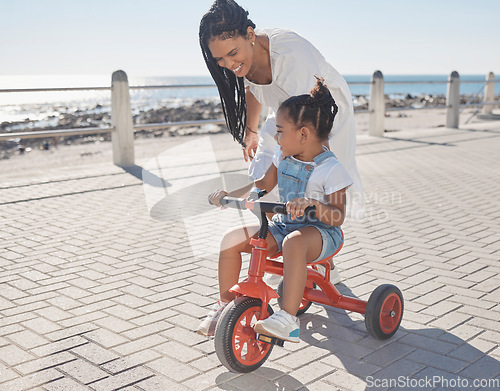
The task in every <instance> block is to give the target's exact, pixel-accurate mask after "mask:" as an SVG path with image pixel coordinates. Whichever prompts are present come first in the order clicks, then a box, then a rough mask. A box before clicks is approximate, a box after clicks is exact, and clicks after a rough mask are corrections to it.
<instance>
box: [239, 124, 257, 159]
mask: <svg viewBox="0 0 500 391" xmlns="http://www.w3.org/2000/svg"><path fill="white" fill-rule="evenodd" d="M243 141H245V144H246V145H247V146H246V148H243V158H244V159H245V161H246V162H248V159H250V160H252V159H253V157H254V156H255V153H256V152H257V146H258V145H259V135H258V134H257V133H253V132H250V131H248V130H247V132H246V134H245V138H244V140H243Z"/></svg>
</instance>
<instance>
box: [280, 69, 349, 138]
mask: <svg viewBox="0 0 500 391" xmlns="http://www.w3.org/2000/svg"><path fill="white" fill-rule="evenodd" d="M315 77H316V85H315V86H314V88H313V89H312V90H311V92H310V93H309V94H304V95H297V96H292V97H290V98H288V99H287V100H285V101H284V102H283V103H282V104H281V105H280V107H279V110H283V109H284V108H286V109H287V110H288V116H289V118H290V119H291V120H292V121H293V123H294V124H295V125H296V126H297V127H301V126H304V125H306V124H311V125H312V126H313V127H314V129H316V134H317V136H318V138H319V139H320V140H326V139H328V136H329V135H330V131H331V130H332V126H333V120H334V119H335V115H336V114H337V113H338V111H339V108H338V107H337V104H336V103H335V99H333V96H332V94H331V93H330V90H329V89H328V88H327V87H326V85H325V84H324V80H323V79H322V78H319V77H318V76H315Z"/></svg>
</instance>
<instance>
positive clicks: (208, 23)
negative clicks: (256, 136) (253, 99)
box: [199, 0, 255, 146]
mask: <svg viewBox="0 0 500 391" xmlns="http://www.w3.org/2000/svg"><path fill="white" fill-rule="evenodd" d="M249 26H250V27H252V28H255V24H254V23H253V22H252V21H251V20H250V19H248V12H247V11H245V10H244V9H243V8H241V7H240V6H239V5H238V4H237V3H236V2H235V1H233V0H215V1H214V3H213V4H212V7H211V8H210V10H209V11H208V12H207V13H206V14H205V15H204V16H203V18H202V19H201V22H200V32H199V38H200V46H201V52H202V54H203V59H204V60H205V63H206V64H207V67H208V70H209V71H210V74H211V75H212V78H213V79H214V81H215V84H216V85H217V89H218V90H219V95H220V99H221V104H222V111H223V113H224V117H225V118H226V125H227V127H228V128H229V131H230V132H231V134H232V135H233V137H234V139H235V140H237V141H238V142H239V143H240V144H241V145H243V146H245V143H244V141H243V139H244V137H245V127H246V123H247V114H246V111H247V110H246V108H247V107H246V101H245V84H244V82H243V78H242V77H236V75H235V74H234V73H233V72H232V71H230V70H229V69H226V68H223V67H221V66H219V65H218V64H217V62H216V61H215V59H214V58H213V56H212V53H211V52H210V49H209V48H208V42H209V41H210V39H212V38H214V37H218V38H219V39H228V38H235V37H239V36H243V37H246V35H247V29H248V27H249Z"/></svg>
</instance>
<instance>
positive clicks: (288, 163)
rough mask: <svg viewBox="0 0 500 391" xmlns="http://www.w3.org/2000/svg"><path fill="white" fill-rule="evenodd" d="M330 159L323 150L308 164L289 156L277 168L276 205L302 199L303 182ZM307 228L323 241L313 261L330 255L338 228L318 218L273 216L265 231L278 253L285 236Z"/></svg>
mask: <svg viewBox="0 0 500 391" xmlns="http://www.w3.org/2000/svg"><path fill="white" fill-rule="evenodd" d="M330 157H335V155H334V154H333V152H331V151H328V150H326V151H324V152H323V153H321V154H319V155H318V156H316V157H315V158H314V161H313V162H311V163H305V162H301V161H298V160H296V159H293V158H292V157H291V156H288V157H286V158H284V159H283V160H282V161H281V162H280V165H279V167H278V188H279V193H280V202H284V203H286V202H288V201H291V200H293V199H294V198H304V197H305V192H306V186H307V182H308V181H309V178H310V177H311V174H312V172H313V170H314V168H315V167H316V166H318V165H320V164H321V163H323V162H324V161H325V160H326V159H328V158H330ZM307 226H314V227H316V228H317V229H318V231H319V232H320V233H321V237H322V239H323V248H322V250H321V254H320V256H319V257H318V258H317V259H315V261H317V260H319V259H323V258H326V257H327V256H329V255H332V254H333V253H334V252H335V251H336V250H337V249H338V248H339V246H340V245H341V244H342V234H341V232H340V227H333V226H331V225H328V224H325V223H323V222H321V221H320V220H319V219H310V218H307V217H306V216H302V217H299V218H295V220H292V219H291V217H290V215H283V214H276V215H274V216H273V219H272V221H270V222H269V231H270V232H271V234H272V235H273V237H274V239H275V240H276V243H277V244H278V248H279V251H282V245H283V240H284V239H285V236H287V235H288V234H289V233H291V232H293V231H296V230H298V229H299V228H303V227H307Z"/></svg>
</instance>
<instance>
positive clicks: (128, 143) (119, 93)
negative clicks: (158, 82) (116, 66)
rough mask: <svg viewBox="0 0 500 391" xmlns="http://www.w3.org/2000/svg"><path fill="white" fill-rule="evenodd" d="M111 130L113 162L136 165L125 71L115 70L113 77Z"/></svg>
mask: <svg viewBox="0 0 500 391" xmlns="http://www.w3.org/2000/svg"><path fill="white" fill-rule="evenodd" d="M111 122H112V124H113V128H114V131H113V132H111V140H112V143H113V163H114V164H116V165H118V166H133V165H134V160H135V159H134V125H133V121H132V112H131V110H130V92H129V88H128V78H127V74H126V73H125V72H124V71H116V72H113V76H112V77H111Z"/></svg>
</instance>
